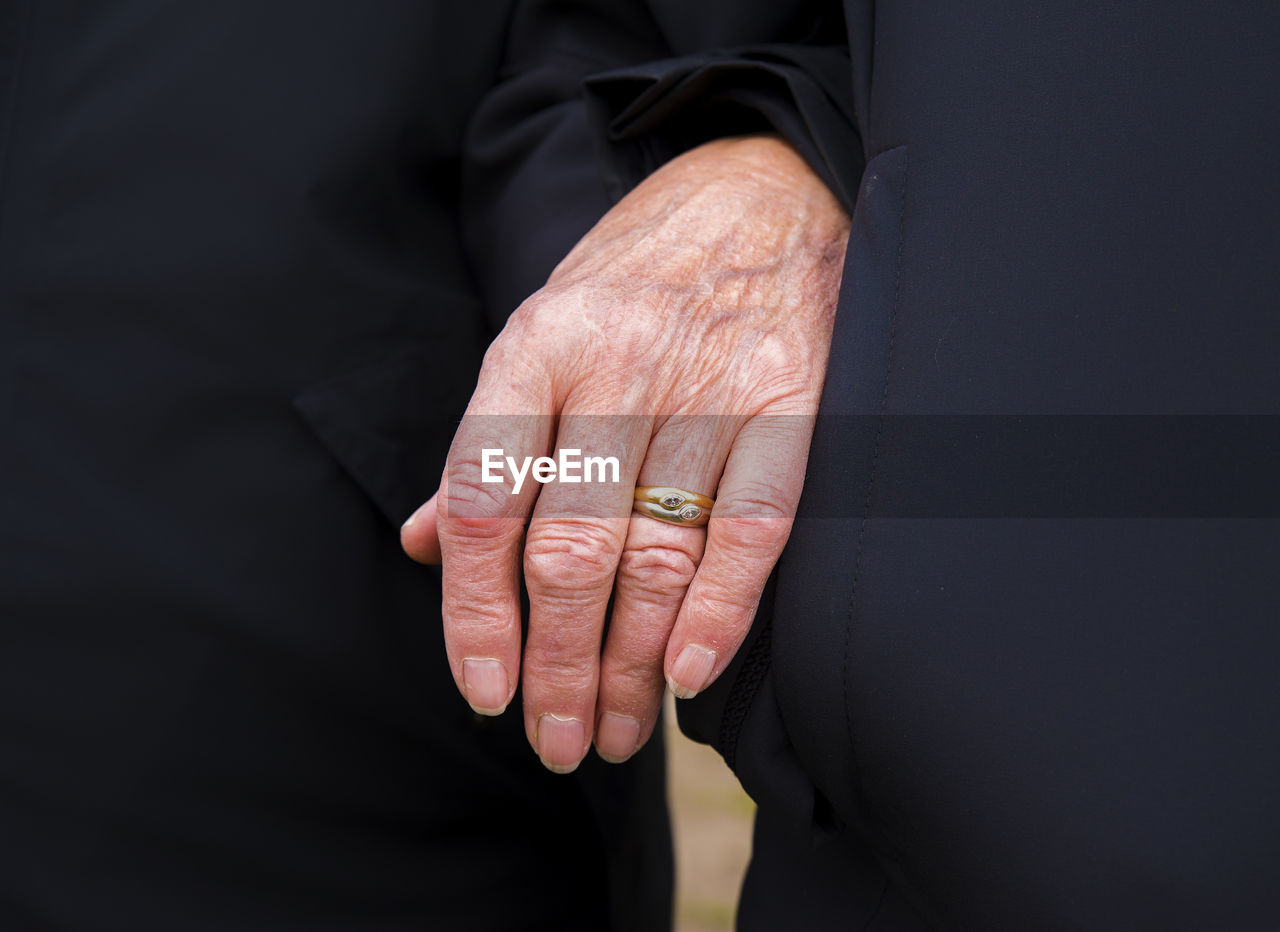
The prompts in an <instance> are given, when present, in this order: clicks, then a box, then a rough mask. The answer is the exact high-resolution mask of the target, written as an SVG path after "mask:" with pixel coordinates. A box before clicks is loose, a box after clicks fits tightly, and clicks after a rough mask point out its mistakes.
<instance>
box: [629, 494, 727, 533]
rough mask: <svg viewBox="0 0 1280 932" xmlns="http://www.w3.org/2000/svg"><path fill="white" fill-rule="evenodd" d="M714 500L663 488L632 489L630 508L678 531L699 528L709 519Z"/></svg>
mask: <svg viewBox="0 0 1280 932" xmlns="http://www.w3.org/2000/svg"><path fill="white" fill-rule="evenodd" d="M715 504H716V502H715V499H713V498H708V497H707V496H705V495H699V494H698V493H697V492H690V491H688V490H686V489H673V488H671V487H670V486H666V485H638V486H636V494H635V501H633V502H632V503H631V507H632V508H634V509H635V510H636V511H638V512H639V513H640V514H642V515H644V516H645V517H647V518H654V519H656V520H658V521H665V522H667V523H668V524H678V525H680V526H681V527H703V526H704V525H706V523H707V521H708V520H709V519H710V518H711V509H712V508H714V507H715Z"/></svg>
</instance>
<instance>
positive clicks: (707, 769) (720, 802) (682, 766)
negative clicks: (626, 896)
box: [666, 693, 755, 932]
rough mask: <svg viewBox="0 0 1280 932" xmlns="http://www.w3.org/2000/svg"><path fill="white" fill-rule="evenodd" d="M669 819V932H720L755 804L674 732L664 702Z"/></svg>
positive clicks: (715, 762)
mask: <svg viewBox="0 0 1280 932" xmlns="http://www.w3.org/2000/svg"><path fill="white" fill-rule="evenodd" d="M666 702H667V709H666V729H667V748H668V764H667V766H668V768H669V771H670V787H671V789H670V793H671V816H672V822H673V828H674V830H675V843H676V923H675V932H725V930H728V929H732V928H733V919H734V904H735V903H737V901H738V890H739V888H740V887H741V886H742V876H743V874H744V873H745V872H746V869H747V859H748V857H749V856H750V853H751V824H752V821H753V817H754V815H755V804H754V803H752V802H751V799H750V798H749V797H748V796H747V794H746V793H744V792H743V791H742V787H740V786H739V785H738V780H737V778H736V777H734V775H733V774H732V773H731V772H730V770H729V768H728V767H727V766H725V763H724V761H723V760H721V759H720V755H719V754H717V753H716V752H715V751H713V750H711V748H709V747H707V746H706V745H704V744H695V743H694V742H692V741H690V740H689V739H688V738H686V737H685V736H684V735H682V734H681V733H680V729H679V728H677V727H676V715H675V711H676V710H675V699H674V698H673V697H672V696H671V694H670V693H667V697H666Z"/></svg>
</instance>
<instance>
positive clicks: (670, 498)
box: [661, 492, 684, 510]
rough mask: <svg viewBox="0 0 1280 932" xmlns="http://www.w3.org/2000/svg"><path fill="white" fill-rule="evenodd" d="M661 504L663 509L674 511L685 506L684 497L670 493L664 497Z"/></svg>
mask: <svg viewBox="0 0 1280 932" xmlns="http://www.w3.org/2000/svg"><path fill="white" fill-rule="evenodd" d="M661 502H662V507H663V508H671V509H673V510H674V509H676V508H679V507H680V506H681V505H683V504H684V496H683V495H676V494H675V493H674V492H670V493H668V494H666V495H664V496H662V499H661Z"/></svg>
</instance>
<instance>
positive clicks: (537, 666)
mask: <svg viewBox="0 0 1280 932" xmlns="http://www.w3.org/2000/svg"><path fill="white" fill-rule="evenodd" d="M523 675H524V679H525V683H526V684H527V685H526V689H527V690H529V691H536V692H540V693H542V694H544V695H545V694H550V693H556V694H563V693H575V692H580V691H585V690H588V689H590V688H591V686H592V683H593V680H594V677H595V669H594V665H593V658H592V656H591V653H590V651H587V652H586V653H581V652H575V653H565V652H561V651H549V650H533V649H529V650H526V651H525V658H524V671H523Z"/></svg>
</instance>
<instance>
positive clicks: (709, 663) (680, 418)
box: [402, 136, 849, 772]
mask: <svg viewBox="0 0 1280 932" xmlns="http://www.w3.org/2000/svg"><path fill="white" fill-rule="evenodd" d="M848 229H849V220H848V216H847V215H846V214H845V212H844V210H843V209H842V208H841V206H840V205H839V204H838V203H837V201H836V200H835V199H834V198H833V197H832V195H831V194H830V193H829V192H828V190H827V189H826V188H825V187H824V186H823V184H822V182H821V181H820V180H819V179H818V178H817V176H815V175H814V174H813V173H812V172H811V170H810V169H809V168H808V166H806V165H805V163H804V162H803V161H802V160H801V159H800V158H799V156H797V155H796V154H795V152H794V151H793V150H792V149H791V148H790V147H789V146H787V145H786V144H785V143H783V142H781V141H779V140H778V139H776V138H773V137H768V136H761V137H745V138H741V139H732V140H721V141H718V142H713V143H708V144H706V145H703V146H701V147H699V148H697V149H695V150H693V151H691V152H689V153H686V154H685V155H683V156H681V157H680V158H678V159H675V160H673V161H672V162H670V163H669V164H668V165H666V166H665V167H664V168H662V169H661V170H660V171H658V172H656V173H655V174H653V175H652V176H651V177H649V178H648V179H647V180H646V181H644V182H643V183H642V184H641V185H639V186H638V187H637V188H636V189H635V190H634V191H633V192H632V193H631V194H630V195H628V196H627V197H626V198H625V199H624V200H622V201H621V202H620V203H619V204H618V205H617V206H616V207H615V208H614V209H613V210H612V211H610V212H609V214H608V215H607V216H605V217H604V219H603V220H601V221H600V223H599V224H598V225H597V226H596V227H595V228H594V229H593V230H592V231H591V232H590V233H589V234H587V236H585V237H584V238H583V239H582V241H581V242H580V243H579V244H578V245H577V247H575V248H574V250H573V251H572V252H571V253H570V254H569V256H568V257H567V258H566V259H565V260H564V261H563V262H562V263H561V264H560V266H559V267H558V268H557V269H556V270H555V272H554V273H553V274H552V276H551V278H550V280H549V281H548V282H547V284H546V286H545V287H544V288H543V289H542V290H541V291H539V292H538V293H537V294H535V295H533V296H532V297H530V298H529V299H528V300H527V301H525V303H524V304H523V305H521V307H520V308H519V309H518V310H517V311H516V312H515V314H514V315H513V316H512V317H511V319H510V321H509V322H508V324H507V326H506V328H505V329H504V330H503V331H502V333H501V334H500V335H499V336H498V338H497V339H496V340H495V341H494V343H493V345H492V346H491V347H490V348H489V352H488V354H487V355H486V357H485V360H484V366H483V369H482V370H481V373H480V378H479V382H478V384H477V386H476V391H475V394H474V395H473V396H472V399H471V403H470V406H469V407H468V409H467V415H466V417H465V418H464V419H463V423H462V425H461V427H460V429H459V431H458V434H457V436H456V437H455V439H454V442H453V447H452V449H451V452H450V455H449V463H448V466H447V468H446V470H445V476H444V480H443V482H442V484H441V488H440V490H439V491H438V492H437V494H436V496H434V497H433V498H432V499H431V501H429V502H427V504H426V505H424V506H423V507H422V508H421V509H419V511H418V512H417V514H415V515H414V517H413V518H411V519H410V520H409V522H408V523H407V524H406V525H405V528H404V530H403V532H402V540H403V544H404V547H405V550H406V551H407V552H408V553H409V555H410V556H412V557H414V558H415V559H418V560H420V561H422V562H434V561H436V560H438V559H440V557H441V556H443V564H444V568H443V575H444V633H445V643H446V646H447V650H448V657H449V664H450V667H451V668H452V670H453V676H454V679H455V680H456V681H457V683H458V686H459V688H460V689H461V690H462V693H463V695H464V696H465V697H466V698H467V701H468V702H469V703H470V704H471V706H472V707H473V708H474V709H475V710H476V711H477V712H481V713H483V714H487V715H496V714H498V713H500V712H502V711H503V710H504V709H505V708H506V706H507V704H508V703H509V702H510V701H511V698H512V696H513V694H514V691H515V689H516V682H517V678H518V677H519V676H521V675H523V677H524V717H525V728H526V730H527V732H528V735H529V740H530V742H531V743H532V744H533V746H534V748H535V749H536V750H537V752H538V755H539V756H540V757H541V758H542V760H543V762H544V763H545V764H546V766H548V767H549V768H551V769H552V770H556V771H561V772H567V771H570V770H572V769H573V768H575V767H576V766H577V765H578V763H579V762H580V761H581V760H582V758H583V757H584V756H585V754H586V752H587V750H588V748H589V747H590V745H591V742H592V740H593V737H594V741H595V744H596V748H597V750H598V752H599V753H600V755H601V756H603V757H604V758H605V759H606V760H610V761H618V760H623V759H625V758H627V757H629V756H630V755H632V754H633V753H635V751H636V750H637V749H639V748H640V747H641V745H643V744H644V742H645V741H647V740H648V738H649V735H650V734H651V733H652V731H653V728H654V724H655V722H656V720H657V717H658V714H659V710H660V707H661V701H662V691H663V684H664V682H665V683H667V684H669V685H670V687H671V690H672V691H673V692H674V693H675V694H676V696H678V697H689V696H692V695H694V694H695V693H697V692H699V691H700V690H702V689H704V688H705V687H706V686H707V685H708V684H709V683H711V682H712V681H713V680H714V679H715V678H716V677H717V676H718V675H719V674H720V673H721V672H722V671H723V670H724V668H725V666H726V665H727V664H728V663H729V661H730V659H731V658H732V656H733V654H734V652H735V651H736V650H737V649H738V647H739V645H740V644H741V643H742V640H743V638H744V637H745V636H746V632H747V630H748V628H749V626H750V624H751V619H752V617H753V615H754V613H755V610H756V606H757V604H758V602H759V599H760V594H761V591H762V589H763V587H764V584H765V582H766V580H767V578H768V576H769V573H770V571H771V570H772V568H773V565H774V563H775V562H776V561H777V559H778V555H779V553H780V552H781V550H782V547H783V544H784V543H785V542H786V539H787V535H788V533H789V532H790V528H791V520H792V517H793V515H794V511H795V507H796V503H797V501H798V500H799V497H800V490H801V485H802V482H803V478H804V469H805V459H806V455H807V453H808V447H809V438H810V434H811V432H812V422H813V415H814V414H815V412H816V411H817V407H818V399H819V394H820V392H821V389H822V382H823V375H824V372H825V369H826V362H827V352H828V349H829V345H830V340H831V326H832V319H833V316H834V310H835V303H836V294H837V291H838V288H839V283H840V273H841V268H842V265H843V257H844V248H845V242H846V240H847V237H848ZM497 449H501V450H502V454H501V456H502V459H498V458H497V456H496V455H495V454H493V453H492V452H490V453H488V454H486V453H485V452H484V451H486V450H489V451H493V450H497ZM556 451H560V452H561V453H563V452H564V451H581V454H580V455H579V456H578V457H576V458H578V459H585V457H587V456H601V457H607V456H612V457H616V458H617V460H618V462H619V466H620V470H619V472H620V475H619V477H618V481H616V482H610V481H606V482H596V483H595V484H591V483H585V482H579V483H574V484H570V483H566V482H563V481H557V480H552V481H548V482H545V484H544V483H543V482H541V481H534V476H533V475H532V470H531V471H530V473H528V474H525V475H524V477H523V478H524V481H523V482H522V483H521V484H520V488H519V490H518V492H517V490H516V485H517V480H516V478H515V474H516V473H518V472H519V470H520V466H521V464H522V463H523V462H524V461H525V458H526V457H539V456H549V455H553V454H555V453H556ZM506 457H511V458H512V463H510V464H508V463H507V461H506V459H505V458H506ZM570 457H571V458H574V457H573V456H572V454H570ZM486 462H487V463H488V465H487V466H486ZM495 462H500V463H501V464H502V465H501V467H496V466H495V465H494V464H495ZM544 466H545V464H544ZM486 471H487V475H488V478H489V479H490V480H491V481H487V482H486V481H483V480H484V479H485V477H486ZM547 474H548V470H546V469H544V471H543V473H542V477H541V478H543V479H545V478H546V477H547ZM578 475H581V472H580V471H579V472H578ZM499 476H500V477H501V478H502V479H504V480H505V481H503V482H501V483H495V482H494V481H492V480H493V479H494V478H496V477H499ZM594 478H596V479H599V478H601V477H600V476H599V474H598V473H597V475H596V476H595V477H594ZM604 478H606V479H610V480H611V479H613V476H612V474H611V473H610V474H609V475H607V476H605V477H604ZM637 486H662V487H670V488H674V489H678V490H687V491H688V492H693V493H700V495H702V496H707V497H708V498H714V500H715V503H714V509H713V510H712V513H711V517H710V523H709V524H707V525H706V527H700V526H697V525H698V521H699V518H698V516H695V515H694V511H693V510H689V506H688V505H687V504H681V503H677V502H676V501H675V500H674V499H672V498H670V497H669V496H670V494H671V493H666V492H659V493H656V494H655V495H653V496H651V497H652V498H653V499H655V501H656V503H657V504H656V505H655V506H653V507H651V508H650V513H653V514H657V515H658V517H657V518H655V517H650V516H647V515H644V514H641V513H639V511H638V510H637V512H635V513H633V512H632V504H633V503H632V497H633V491H634V489H635V487H637ZM664 497H667V499H668V501H667V504H666V505H663V504H662V503H661V500H662V499H663V498H664ZM690 501H692V502H693V503H694V504H695V505H697V504H698V501H699V500H698V498H696V497H692V498H690ZM706 504H707V503H706V502H703V503H702V505H703V506H704V508H705V505H706ZM672 506H673V507H672ZM682 511H683V512H684V515H685V518H686V519H689V518H690V517H692V521H691V522H690V521H688V520H686V521H685V523H684V524H681V523H670V522H669V521H668V520H662V519H663V518H670V519H674V520H675V521H676V522H680V521H681V520H682V519H681V517H680V513H681V512H682ZM526 523H527V525H528V526H527V529H526ZM437 534H438V537H437ZM522 571H523V574H524V581H525V584H526V587H527V589H528V595H529V622H528V634H527V639H526V640H525V643H524V645H523V653H522V645H521V613H520V611H521V610H520V574H521V572H522ZM611 597H612V613H611V615H610V617H609V623H608V628H607V631H608V634H607V639H605V642H604V646H603V652H602V650H601V640H602V638H604V635H605V631H606V623H605V622H606V612H607V610H608V608H609V605H610V599H611Z"/></svg>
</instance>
